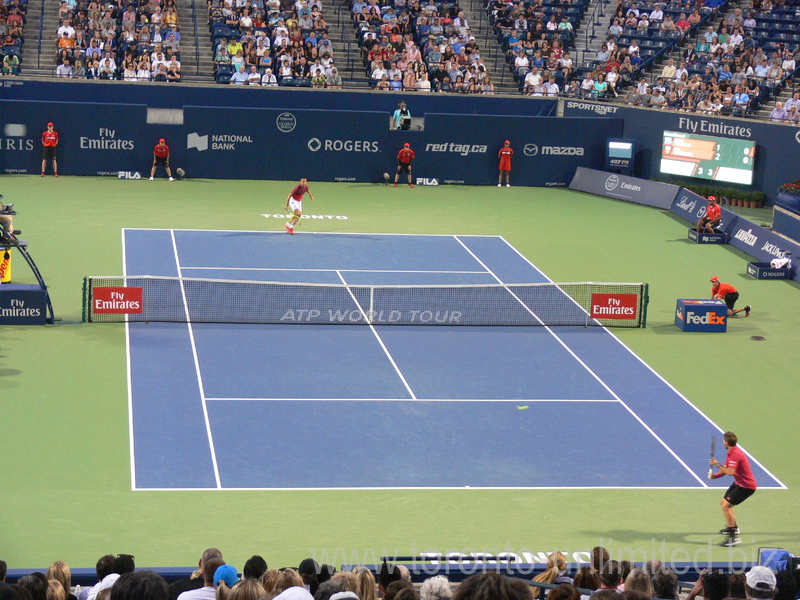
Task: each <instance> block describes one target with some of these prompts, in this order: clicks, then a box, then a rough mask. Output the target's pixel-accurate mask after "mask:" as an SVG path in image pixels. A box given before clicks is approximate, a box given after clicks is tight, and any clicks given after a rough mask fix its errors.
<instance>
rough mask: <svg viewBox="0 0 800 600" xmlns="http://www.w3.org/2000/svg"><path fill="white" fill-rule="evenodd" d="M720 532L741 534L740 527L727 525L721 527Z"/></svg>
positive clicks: (731, 534)
mask: <svg viewBox="0 0 800 600" xmlns="http://www.w3.org/2000/svg"><path fill="white" fill-rule="evenodd" d="M719 532H720V533H721V534H722V535H730V536H733V535H739V528H738V527H726V528H725V529H720V530H719Z"/></svg>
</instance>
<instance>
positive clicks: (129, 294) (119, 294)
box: [92, 287, 142, 315]
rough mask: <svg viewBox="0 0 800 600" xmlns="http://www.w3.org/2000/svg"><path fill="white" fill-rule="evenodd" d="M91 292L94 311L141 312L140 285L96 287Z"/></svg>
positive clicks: (104, 312)
mask: <svg viewBox="0 0 800 600" xmlns="http://www.w3.org/2000/svg"><path fill="white" fill-rule="evenodd" d="M92 293H93V295H92V311H93V312H95V313H98V314H123V315H133V314H141V312H142V288H140V287H96V288H94V290H93V291H92Z"/></svg>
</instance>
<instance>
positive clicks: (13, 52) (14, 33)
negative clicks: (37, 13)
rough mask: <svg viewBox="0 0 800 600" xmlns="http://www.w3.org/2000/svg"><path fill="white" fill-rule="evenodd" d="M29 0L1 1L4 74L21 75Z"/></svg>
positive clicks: (0, 17)
mask: <svg viewBox="0 0 800 600" xmlns="http://www.w3.org/2000/svg"><path fill="white" fill-rule="evenodd" d="M27 9H28V0H5V1H3V2H0V40H1V41H2V44H1V45H2V55H3V59H2V67H0V73H2V74H3V75H19V72H20V66H19V63H20V57H21V56H22V46H23V44H24V43H25V19H26V14H27Z"/></svg>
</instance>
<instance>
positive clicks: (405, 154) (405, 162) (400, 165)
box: [394, 143, 416, 188]
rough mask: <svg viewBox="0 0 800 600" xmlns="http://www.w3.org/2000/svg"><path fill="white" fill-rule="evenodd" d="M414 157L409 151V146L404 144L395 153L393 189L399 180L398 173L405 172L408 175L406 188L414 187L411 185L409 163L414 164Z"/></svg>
mask: <svg viewBox="0 0 800 600" xmlns="http://www.w3.org/2000/svg"><path fill="white" fill-rule="evenodd" d="M415 158H416V155H415V154H414V151H413V150H412V149H411V144H408V143H406V144H404V145H403V148H402V149H401V150H400V152H398V153H397V173H395V174H394V187H397V180H398V179H400V173H401V172H403V171H405V172H406V173H408V187H412V188H413V187H414V184H413V183H411V163H412V162H414V159H415Z"/></svg>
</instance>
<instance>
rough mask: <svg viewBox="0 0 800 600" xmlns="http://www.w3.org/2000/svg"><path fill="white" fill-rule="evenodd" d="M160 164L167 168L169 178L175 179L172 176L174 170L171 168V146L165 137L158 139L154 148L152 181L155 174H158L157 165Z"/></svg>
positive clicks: (151, 170) (151, 171)
mask: <svg viewBox="0 0 800 600" xmlns="http://www.w3.org/2000/svg"><path fill="white" fill-rule="evenodd" d="M158 165H164V168H165V169H166V170H167V175H168V176H169V180H170V181H175V180H174V179H173V178H172V171H171V170H170V168H169V146H167V143H166V142H165V141H164V138H161V139H160V140H158V143H157V144H156V147H155V148H153V168H152V169H150V181H153V175H155V174H156V167H158Z"/></svg>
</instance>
